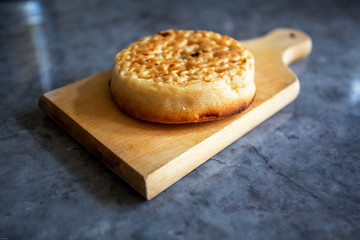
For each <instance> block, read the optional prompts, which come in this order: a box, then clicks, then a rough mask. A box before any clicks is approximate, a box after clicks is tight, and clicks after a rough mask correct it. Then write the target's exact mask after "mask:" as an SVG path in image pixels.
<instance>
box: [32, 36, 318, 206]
mask: <svg viewBox="0 0 360 240" xmlns="http://www.w3.org/2000/svg"><path fill="white" fill-rule="evenodd" d="M241 43H242V44H244V45H245V46H246V47H247V48H248V49H249V50H250V51H251V52H252V53H253V54H254V56H255V62H256V64H255V69H256V70H255V82H256V86H257V93H256V98H255V101H254V102H253V103H252V105H251V106H250V108H248V109H247V110H245V111H244V112H242V113H240V114H237V115H235V116H232V117H230V118H227V119H224V120H220V121H214V122H205V123H196V124H184V125H164V124H156V123H150V122H144V121H140V120H136V119H133V118H131V117H129V116H127V115H125V114H123V113H122V112H121V111H120V110H119V109H118V108H117V107H116V105H115V104H114V103H113V101H112V99H111V96H110V94H109V89H108V82H109V79H110V76H111V70H108V71H105V72H102V73H99V74H96V75H94V76H91V77H88V78H85V79H82V80H80V81H77V82H74V83H72V84H69V85H67V86H64V87H61V88H58V89H55V90H53V91H50V92H47V93H45V94H44V95H42V96H41V97H40V99H39V105H40V108H41V109H42V110H43V111H44V112H45V113H46V114H47V115H49V116H50V117H51V118H52V119H53V120H54V121H55V122H57V123H58V124H59V125H60V126H61V127H62V128H63V129H65V130H66V131H67V132H69V133H70V134H71V135H72V136H73V137H74V138H75V139H76V140H77V141H79V142H80V143H81V144H82V145H83V146H85V147H86V148H87V149H88V150H89V151H90V152H91V153H93V154H94V155H95V156H96V157H98V158H99V159H100V160H101V161H102V162H103V163H104V164H106V165H107V166H108V167H109V168H110V169H111V170H112V171H114V172H115V173H116V174H117V175H119V176H120V177H121V178H122V179H123V180H125V181H126V182H127V183H128V184H129V185H130V186H132V187H133V188H134V189H136V190H137V191H138V192H139V193H140V194H141V195H142V196H144V197H145V198H146V199H148V200H149V199H152V198H153V197H155V196H156V195H158V194H159V193H160V192H162V191H164V190H165V189H166V188H168V187H169V186H170V185H172V184H173V183H175V182H176V181H178V180H179V179H181V178H182V177H184V176H185V175H186V174H188V173H189V172H191V171H192V170H194V169H195V168H196V167H198V166H199V165H201V164H202V163H204V162H205V161H207V160H208V159H209V158H210V157H212V156H213V155H215V154H216V153H218V152H219V151H221V150H222V149H224V148H225V147H227V146H228V145H229V144H231V143H232V142H234V141H235V140H237V139H238V138H240V137H241V136H243V135H244V134H246V133H247V132H249V131H250V130H252V129H253V128H255V127H256V126H257V125H259V124H260V123H261V122H263V121H264V120H266V119H267V118H269V117H270V116H272V115H273V114H274V113H276V112H277V111H279V110H280V109H282V108H283V107H284V106H286V105H287V104H289V103H290V102H292V101H293V100H294V99H295V98H296V96H297V95H298V93H299V89H300V87H299V81H298V79H297V77H296V76H295V74H294V73H293V72H292V71H291V70H290V69H289V68H288V66H287V64H289V63H291V62H293V61H295V60H298V59H300V58H303V57H306V56H307V55H308V54H309V53H310V51H311V45H312V43H311V39H310V38H309V36H308V35H306V34H305V33H303V32H300V31H297V30H294V29H276V30H274V31H272V32H270V33H269V34H267V35H265V36H263V37H260V38H257V39H253V40H248V41H241ZM109 61H112V59H110V60H109Z"/></svg>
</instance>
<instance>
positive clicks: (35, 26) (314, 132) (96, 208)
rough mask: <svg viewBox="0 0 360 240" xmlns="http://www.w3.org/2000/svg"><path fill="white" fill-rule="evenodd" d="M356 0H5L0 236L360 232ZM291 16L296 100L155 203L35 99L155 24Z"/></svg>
mask: <svg viewBox="0 0 360 240" xmlns="http://www.w3.org/2000/svg"><path fill="white" fill-rule="evenodd" d="M359 13H360V5H359V1H325V0H324V1H276V0H275V1H219V0H217V1H206V2H204V1H196V0H189V1H185V0H181V1H165V0H164V1H130V0H129V1H95V0H93V1H62V0H57V1H43V2H41V1H40V2H38V1H27V2H22V1H2V2H1V3H0V96H1V100H0V101H1V103H0V238H8V239H360V138H359V135H360V31H359V30H360V17H359V16H360V14H359ZM276 27H292V28H297V29H300V30H303V31H305V32H307V33H308V34H309V35H310V36H311V37H312V39H313V43H314V48H313V52H312V54H311V56H310V57H309V58H307V59H305V60H302V61H300V62H298V63H295V64H293V65H292V66H291V67H292V69H293V70H294V71H295V72H296V74H298V76H299V79H300V83H301V92H300V95H299V97H298V98H297V99H296V101H295V102H294V103H292V104H290V105H289V106H288V107H286V108H285V109H283V110H282V111H280V112H279V113H278V114H276V115H275V116H274V117H272V118H271V119H269V120H268V121H266V122H264V123H263V124H261V125H260V126H259V127H257V128H256V129H254V130H253V131H252V132H250V133H249V134H247V135H246V136H244V137H243V138H241V139H239V140H238V141H236V142H235V143H233V144H232V145H230V146H229V147H228V148H226V149H225V150H223V151H222V152H220V153H219V154H217V155H216V156H214V157H213V158H211V159H210V160H209V161H208V162H206V163H205V164H203V165H202V166H201V167H199V168H198V169H196V170H194V171H193V172H191V173H190V174H189V175H188V176H186V177H184V178H183V179H182V180H181V181H179V182H177V183H176V184H174V185H173V186H172V187H171V188H169V189H168V190H166V191H165V192H163V193H162V194H160V195H159V196H158V197H156V198H155V199H153V200H152V201H149V202H146V201H144V199H142V198H141V197H140V196H139V195H138V194H137V193H136V192H135V191H134V190H132V189H131V188H130V187H129V186H128V185H127V184H125V183H124V182H123V181H122V180H121V179H119V178H118V177H117V176H116V175H114V174H113V173H112V172H111V171H109V170H108V169H107V168H106V167H105V166H103V165H102V164H101V163H100V162H99V161H98V160H97V159H95V158H94V157H93V156H92V155H90V154H89V153H88V152H87V151H86V150H85V149H84V148H83V147H82V146H80V145H79V144H78V143H77V142H76V141H74V140H73V139H72V138H71V137H70V136H69V135H68V134H67V133H66V132H64V131H63V130H62V129H60V128H59V127H58V126H57V125H56V124H55V123H53V122H52V121H51V120H50V119H49V118H47V117H46V116H45V115H44V114H43V113H42V112H40V110H39V109H38V107H37V99H38V97H39V96H40V95H41V94H42V93H43V92H45V91H48V90H51V89H54V88H57V87H60V86H62V85H65V84H68V83H71V82H74V81H76V80H79V79H81V78H83V77H87V76H90V75H92V74H95V73H98V72H101V71H104V70H106V69H108V68H110V67H111V66H112V59H113V57H114V55H115V54H116V52H117V51H119V50H120V49H122V48H124V47H126V46H127V45H128V44H130V43H131V42H132V41H135V40H136V39H138V38H140V37H142V36H145V35H149V34H153V33H155V32H157V31H160V30H164V29H168V28H177V29H205V30H212V31H216V32H219V33H222V34H227V35H229V36H231V37H234V38H237V39H249V38H254V37H257V36H260V35H262V34H265V33H267V32H268V31H270V30H272V29H273V28H276Z"/></svg>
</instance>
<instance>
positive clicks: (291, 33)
mask: <svg viewBox="0 0 360 240" xmlns="http://www.w3.org/2000/svg"><path fill="white" fill-rule="evenodd" d="M241 43H243V44H244V45H245V46H247V47H249V48H250V50H252V46H254V45H256V46H257V47H258V46H259V45H260V46H263V47H262V48H261V49H259V48H258V50H259V51H267V52H272V54H276V55H278V57H280V58H281V60H282V62H283V63H285V64H286V65H288V64H290V63H292V62H294V61H296V60H299V59H302V58H304V57H306V56H308V55H309V54H310V52H311V48H312V41H311V38H310V37H309V35H307V34H306V33H304V32H302V31H299V30H296V29H291V28H277V29H275V30H273V31H271V32H270V33H268V34H267V35H265V36H263V37H260V38H257V39H255V40H252V41H241Z"/></svg>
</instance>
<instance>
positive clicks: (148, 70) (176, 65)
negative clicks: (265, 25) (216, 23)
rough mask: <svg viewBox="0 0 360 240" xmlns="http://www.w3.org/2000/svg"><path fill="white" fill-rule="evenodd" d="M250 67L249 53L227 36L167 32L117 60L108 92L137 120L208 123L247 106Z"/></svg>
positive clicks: (252, 86)
mask: <svg viewBox="0 0 360 240" xmlns="http://www.w3.org/2000/svg"><path fill="white" fill-rule="evenodd" d="M254 67H255V64H254V57H253V56H252V54H251V53H250V51H248V50H247V49H246V48H245V47H243V46H242V45H241V44H240V43H239V42H237V41H236V40H234V39H232V38H230V37H227V36H223V35H220V34H217V33H213V32H209V31H185V30H167V31H163V32H159V33H157V34H155V35H152V36H149V37H145V38H142V39H140V40H138V41H137V42H135V43H133V44H131V45H130V46H129V47H127V48H126V49H124V50H122V51H121V52H119V53H118V54H117V55H116V57H115V59H114V68H113V73H112V77H111V82H110V90H111V93H112V95H113V98H114V101H115V102H116V103H117V105H118V106H119V108H120V109H121V110H122V111H124V112H125V113H127V114H129V115H131V116H133V117H135V118H138V119H142V120H146V121H151V122H161V123H191V122H203V121H211V120H217V119H222V118H224V117H227V116H230V115H233V114H235V113H239V112H241V111H243V110H244V109H246V108H247V107H248V106H249V105H250V104H251V102H252V101H253V99H254V96H255V91H256V87H255V83H254Z"/></svg>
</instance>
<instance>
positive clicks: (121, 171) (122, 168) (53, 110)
mask: <svg viewBox="0 0 360 240" xmlns="http://www.w3.org/2000/svg"><path fill="white" fill-rule="evenodd" d="M53 91H56V90H53ZM53 91H50V92H47V93H45V94H43V95H41V96H40V98H39V101H38V105H39V107H40V109H41V110H42V111H43V112H44V113H46V115H47V116H49V117H50V118H51V119H52V120H53V121H54V122H56V123H57V124H58V125H59V126H60V127H61V128H63V129H64V130H65V131H66V132H68V133H69V134H70V135H71V136H72V137H73V138H74V139H75V140H76V141H78V142H79V143H80V144H81V145H82V146H83V147H85V148H86V149H87V150H88V151H89V152H91V153H92V154H93V155H94V156H95V157H97V158H98V159H100V160H101V162H102V163H103V164H105V165H106V166H107V167H108V168H109V169H110V170H112V171H113V172H114V173H115V174H116V175H118V176H119V177H120V178H121V179H123V180H124V181H125V182H126V183H127V184H129V185H130V186H131V187H133V188H134V189H135V190H136V191H137V192H139V193H140V194H141V195H142V196H143V197H144V198H147V191H146V184H145V178H144V176H142V175H141V174H140V173H138V172H137V171H136V170H135V169H133V168H131V167H130V166H129V165H128V164H127V163H126V162H125V161H123V160H122V159H121V158H120V157H118V156H117V155H116V154H114V153H113V152H112V151H110V150H109V149H108V148H107V147H106V146H104V145H103V144H102V143H101V142H100V141H98V140H97V139H96V138H95V137H94V136H92V135H91V134H90V133H89V132H88V131H87V130H86V129H84V128H82V127H81V125H80V124H79V123H76V122H75V121H74V120H73V119H72V118H71V117H70V116H69V115H67V114H66V113H65V112H64V111H63V110H62V109H61V108H59V107H58V106H57V105H56V104H54V103H53V102H52V101H51V100H50V99H49V98H48V97H47V95H49V94H51V93H52V92H53ZM64 119H65V120H64ZM81 135H84V136H86V137H84V138H81ZM130 179H132V180H133V179H135V183H134V181H131V180H130Z"/></svg>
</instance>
